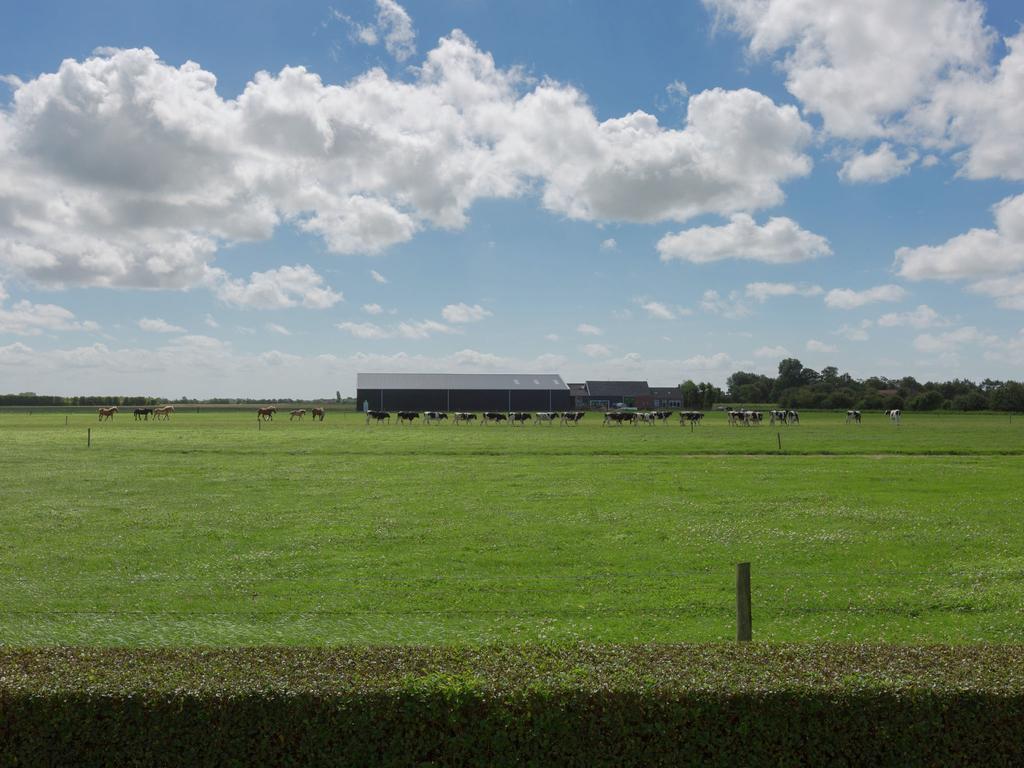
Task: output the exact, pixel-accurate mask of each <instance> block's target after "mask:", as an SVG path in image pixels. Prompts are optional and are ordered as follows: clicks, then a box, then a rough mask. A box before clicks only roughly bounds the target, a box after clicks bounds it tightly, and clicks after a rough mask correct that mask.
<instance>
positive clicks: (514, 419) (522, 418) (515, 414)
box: [508, 411, 533, 426]
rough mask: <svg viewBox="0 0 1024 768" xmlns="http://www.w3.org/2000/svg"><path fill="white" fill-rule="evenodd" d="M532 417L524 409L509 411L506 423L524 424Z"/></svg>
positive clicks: (513, 424)
mask: <svg viewBox="0 0 1024 768" xmlns="http://www.w3.org/2000/svg"><path fill="white" fill-rule="evenodd" d="M532 418H533V416H531V415H530V414H528V413H527V412H526V411H510V412H509V414H508V423H509V424H511V425H512V426H515V425H516V424H526V422H528V421H530V420H531V419H532Z"/></svg>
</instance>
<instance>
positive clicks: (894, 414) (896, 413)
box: [885, 408, 902, 426]
mask: <svg viewBox="0 0 1024 768" xmlns="http://www.w3.org/2000/svg"><path fill="white" fill-rule="evenodd" d="M885 415H886V416H888V417H889V421H891V422H892V423H893V424H896V425H897V426H899V423H900V416H901V415H902V412H901V411H900V409H899V408H893V409H892V410H891V411H886V412H885Z"/></svg>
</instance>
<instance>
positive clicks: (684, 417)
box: [679, 411, 704, 426]
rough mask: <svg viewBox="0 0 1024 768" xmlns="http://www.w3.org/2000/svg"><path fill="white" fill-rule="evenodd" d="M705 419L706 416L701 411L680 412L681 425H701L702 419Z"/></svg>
mask: <svg viewBox="0 0 1024 768" xmlns="http://www.w3.org/2000/svg"><path fill="white" fill-rule="evenodd" d="M703 418H704V414H703V413H701V412H700V411H680V412H679V424H680V426H681V425H683V424H690V423H692V424H700V422H701V419H703Z"/></svg>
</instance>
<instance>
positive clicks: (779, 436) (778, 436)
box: [775, 432, 782, 451]
mask: <svg viewBox="0 0 1024 768" xmlns="http://www.w3.org/2000/svg"><path fill="white" fill-rule="evenodd" d="M775 437H776V438H778V441H779V450H780V451H781V450H782V433H781V432H776V433H775Z"/></svg>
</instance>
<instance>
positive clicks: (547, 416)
mask: <svg viewBox="0 0 1024 768" xmlns="http://www.w3.org/2000/svg"><path fill="white" fill-rule="evenodd" d="M536 416H537V420H536V421H535V422H533V423H534V425H535V426H536V425H537V424H540V423H541V422H547V423H548V424H554V423H555V419H557V418H558V413H556V412H555V411H537V414H536Z"/></svg>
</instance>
